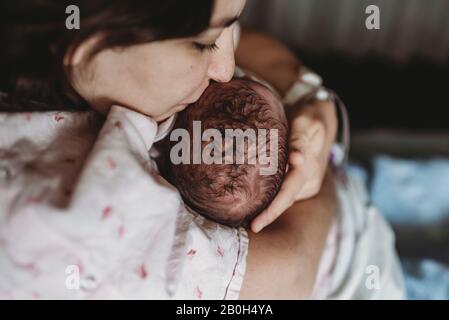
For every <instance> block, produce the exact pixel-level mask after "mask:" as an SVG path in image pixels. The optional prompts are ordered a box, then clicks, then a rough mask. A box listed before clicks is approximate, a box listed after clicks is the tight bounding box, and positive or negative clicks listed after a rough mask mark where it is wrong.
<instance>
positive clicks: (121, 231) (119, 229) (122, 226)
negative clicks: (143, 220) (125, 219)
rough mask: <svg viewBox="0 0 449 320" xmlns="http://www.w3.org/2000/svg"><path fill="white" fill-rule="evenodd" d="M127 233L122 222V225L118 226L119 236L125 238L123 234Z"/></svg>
mask: <svg viewBox="0 0 449 320" xmlns="http://www.w3.org/2000/svg"><path fill="white" fill-rule="evenodd" d="M124 235H125V226H124V225H123V224H122V225H120V227H119V228H118V236H119V237H120V238H123V236H124Z"/></svg>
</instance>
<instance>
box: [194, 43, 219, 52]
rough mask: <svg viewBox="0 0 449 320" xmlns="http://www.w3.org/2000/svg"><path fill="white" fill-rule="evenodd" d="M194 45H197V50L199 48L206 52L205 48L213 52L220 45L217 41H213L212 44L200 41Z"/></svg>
mask: <svg viewBox="0 0 449 320" xmlns="http://www.w3.org/2000/svg"><path fill="white" fill-rule="evenodd" d="M193 45H194V46H195V48H196V49H197V50H199V51H200V52H204V51H205V50H208V51H210V52H213V51H215V50H218V49H219V48H218V46H217V44H216V43H212V44H203V43H199V42H193Z"/></svg>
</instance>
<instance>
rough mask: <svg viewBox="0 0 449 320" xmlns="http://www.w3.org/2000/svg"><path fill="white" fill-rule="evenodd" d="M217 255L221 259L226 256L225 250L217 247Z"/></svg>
mask: <svg viewBox="0 0 449 320" xmlns="http://www.w3.org/2000/svg"><path fill="white" fill-rule="evenodd" d="M217 254H218V255H219V256H220V257H223V255H224V251H223V249H222V248H221V247H220V246H217Z"/></svg>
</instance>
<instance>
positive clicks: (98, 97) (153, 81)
mask: <svg viewBox="0 0 449 320" xmlns="http://www.w3.org/2000/svg"><path fill="white" fill-rule="evenodd" d="M245 2H246V0H231V1H230V0H215V6H214V11H213V13H212V16H211V20H210V27H209V29H207V30H205V31H204V32H202V33H201V34H199V35H197V36H195V37H192V38H180V39H170V40H165V41H155V42H151V43H147V44H141V45H135V46H131V47H126V48H119V49H118V48H117V49H107V50H103V51H101V52H99V53H98V54H97V55H96V56H95V57H94V58H93V59H92V60H90V61H89V62H85V54H84V53H85V52H87V50H88V49H89V46H91V45H92V44H93V43H94V42H95V39H91V40H88V41H86V42H85V43H84V44H82V45H81V46H80V47H79V48H78V49H77V50H76V52H75V54H74V55H73V57H72V60H71V61H69V62H66V63H69V64H70V65H71V66H72V70H73V73H72V79H71V80H72V82H73V84H74V87H75V89H76V90H77V91H78V93H79V94H80V95H81V96H82V97H83V98H84V99H86V100H87V101H88V102H89V104H90V105H91V106H92V107H93V108H94V109H96V110H97V111H100V112H107V110H108V109H109V107H110V106H111V105H112V104H119V105H122V106H126V107H128V108H130V109H133V110H136V111H138V112H141V113H143V114H146V115H149V116H151V117H152V118H153V119H154V120H156V121H161V120H164V119H166V118H168V117H169V116H171V115H172V114H174V113H176V112H178V111H181V110H183V109H184V108H185V107H186V106H187V105H188V104H190V103H193V102H195V101H197V100H198V98H199V97H200V96H201V94H202V93H203V91H204V90H205V89H206V87H207V86H208V85H209V82H210V80H215V81H218V82H227V81H229V80H230V79H231V77H232V75H233V72H234V67H235V63H234V40H233V33H234V28H235V23H233V24H231V25H227V23H228V24H229V22H232V21H233V18H235V17H238V16H239V15H240V13H241V11H242V10H243V7H244V5H245Z"/></svg>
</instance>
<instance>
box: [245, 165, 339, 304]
mask: <svg viewBox="0 0 449 320" xmlns="http://www.w3.org/2000/svg"><path fill="white" fill-rule="evenodd" d="M336 210H337V205H336V198H335V189H334V183H333V175H332V173H331V171H330V170H328V171H327V174H326V177H325V179H324V183H323V187H322V188H321V191H320V193H319V194H318V195H317V196H316V197H314V198H312V199H309V200H305V201H301V202H296V203H295V204H294V205H293V206H291V207H290V208H289V209H288V210H287V211H286V212H285V213H284V214H283V215H282V216H280V217H279V218H278V219H277V220H276V221H274V222H273V223H272V224H270V225H269V226H268V227H267V228H266V229H264V231H263V232H260V233H252V232H249V239H250V241H249V252H248V257H247V268H246V273H245V278H244V281H243V285H242V289H241V292H240V296H239V298H240V299H307V298H310V295H311V293H312V290H313V286H314V284H315V277H316V273H317V269H318V264H319V261H320V258H321V255H322V251H323V248H324V244H325V240H326V236H327V233H328V231H329V227H330V224H331V221H332V217H333V215H334V213H335V211H336Z"/></svg>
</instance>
